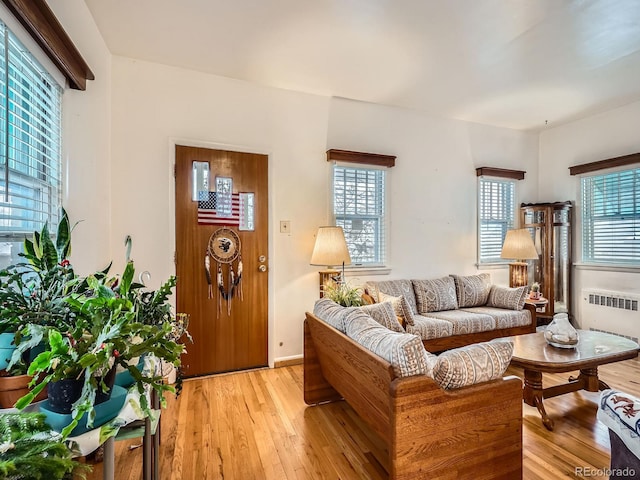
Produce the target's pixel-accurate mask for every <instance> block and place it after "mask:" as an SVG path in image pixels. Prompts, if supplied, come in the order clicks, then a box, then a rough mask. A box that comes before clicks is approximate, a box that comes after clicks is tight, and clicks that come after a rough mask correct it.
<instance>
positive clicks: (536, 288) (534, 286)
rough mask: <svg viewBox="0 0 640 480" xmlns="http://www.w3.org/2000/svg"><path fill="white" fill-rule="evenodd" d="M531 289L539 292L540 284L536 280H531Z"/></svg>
mask: <svg viewBox="0 0 640 480" xmlns="http://www.w3.org/2000/svg"><path fill="white" fill-rule="evenodd" d="M531 291H532V292H534V293H535V292H539V291H540V284H539V283H538V282H533V284H532V285H531Z"/></svg>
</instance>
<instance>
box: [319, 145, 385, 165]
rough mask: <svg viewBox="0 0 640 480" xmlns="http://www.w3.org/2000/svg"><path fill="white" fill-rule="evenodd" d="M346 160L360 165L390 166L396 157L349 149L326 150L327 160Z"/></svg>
mask: <svg viewBox="0 0 640 480" xmlns="http://www.w3.org/2000/svg"><path fill="white" fill-rule="evenodd" d="M334 161H336V162H347V163H357V164H360V165H375V166H376V167H387V168H391V167H393V166H395V164H396V157H395V156H392V155H381V154H379V153H362V152H351V151H349V150H336V149H331V150H327V162H334Z"/></svg>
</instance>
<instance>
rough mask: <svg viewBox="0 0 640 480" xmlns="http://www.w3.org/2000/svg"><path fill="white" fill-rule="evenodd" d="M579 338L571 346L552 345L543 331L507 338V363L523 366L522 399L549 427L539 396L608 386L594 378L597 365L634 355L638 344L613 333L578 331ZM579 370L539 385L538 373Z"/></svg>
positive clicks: (549, 423)
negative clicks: (511, 347) (564, 380)
mask: <svg viewBox="0 0 640 480" xmlns="http://www.w3.org/2000/svg"><path fill="white" fill-rule="evenodd" d="M578 334H579V338H580V341H579V342H578V345H576V346H575V347H574V348H558V347H553V346H551V345H549V344H548V343H547V341H546V340H545V339H544V333H543V332H537V333H529V334H526V335H517V336H515V337H511V339H512V340H513V343H514V350H513V358H512V359H511V364H512V365H516V366H518V367H522V368H524V389H523V390H522V398H523V400H524V402H525V403H526V404H527V405H531V406H533V407H536V408H537V409H538V412H540V415H541V416H542V423H543V425H544V426H545V427H546V428H547V429H548V430H553V420H552V419H551V418H550V417H549V415H547V412H546V411H545V409H544V404H543V399H545V398H551V397H557V396H558V395H563V394H565V393H569V392H576V391H578V390H586V391H588V392H597V391H599V390H604V389H607V388H609V386H608V385H607V384H606V383H604V382H603V381H602V380H600V379H599V378H598V365H605V364H607V363H614V362H620V361H622V360H628V359H630V358H635V357H637V356H638V348H639V347H638V344H637V343H636V342H634V341H633V340H629V339H626V338H623V337H619V336H617V335H611V334H608V333H602V332H593V331H589V330H578ZM575 370H580V374H579V375H578V376H577V377H569V381H568V383H565V384H563V385H556V386H553V387H547V388H543V386H542V373H543V372H547V373H563V372H572V371H575Z"/></svg>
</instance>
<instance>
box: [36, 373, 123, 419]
mask: <svg viewBox="0 0 640 480" xmlns="http://www.w3.org/2000/svg"><path fill="white" fill-rule="evenodd" d="M96 380H97V381H98V390H97V391H96V399H95V401H94V402H93V404H94V405H99V404H101V403H103V402H106V401H107V400H109V399H110V398H111V391H112V390H113V384H114V383H115V380H116V367H115V365H114V366H113V368H111V369H110V370H109V371H108V372H107V374H106V375H105V376H104V383H105V384H106V385H107V387H108V389H107V392H106V393H105V392H103V391H102V388H101V387H100V380H101V379H100V378H97V379H96ZM83 386H84V374H83V375H82V376H81V377H80V379H78V380H76V379H65V380H59V381H57V382H51V383H49V385H48V387H47V388H48V392H49V394H48V395H49V410H51V411H54V412H56V413H63V414H69V413H71V410H72V405H73V404H74V403H75V402H76V401H77V400H78V399H79V398H80V396H81V395H82V387H83Z"/></svg>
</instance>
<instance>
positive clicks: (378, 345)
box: [346, 312, 430, 377]
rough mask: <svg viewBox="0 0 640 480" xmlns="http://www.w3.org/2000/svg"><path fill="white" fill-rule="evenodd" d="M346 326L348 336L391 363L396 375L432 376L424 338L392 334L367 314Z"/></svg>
mask: <svg viewBox="0 0 640 480" xmlns="http://www.w3.org/2000/svg"><path fill="white" fill-rule="evenodd" d="M346 324H347V331H346V334H347V336H348V337H349V338H351V339H353V341H355V342H357V343H359V344H360V345H361V346H362V347H364V348H366V349H367V350H369V351H370V352H373V353H375V354H376V355H378V356H380V357H382V358H384V359H385V360H386V361H387V362H389V363H390V364H391V366H392V367H393V371H394V372H395V374H396V376H398V377H408V376H411V375H427V374H428V373H429V368H430V364H429V363H428V360H429V359H428V356H427V354H426V350H425V349H424V345H423V344H422V340H420V337H417V336H416V335H411V334H409V333H396V332H390V331H389V330H388V329H386V328H385V327H383V326H382V325H379V324H378V323H377V322H376V321H375V320H373V319H372V318H371V317H369V316H368V315H366V314H364V312H354V313H352V314H350V315H349V318H348V319H347V322H346Z"/></svg>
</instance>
